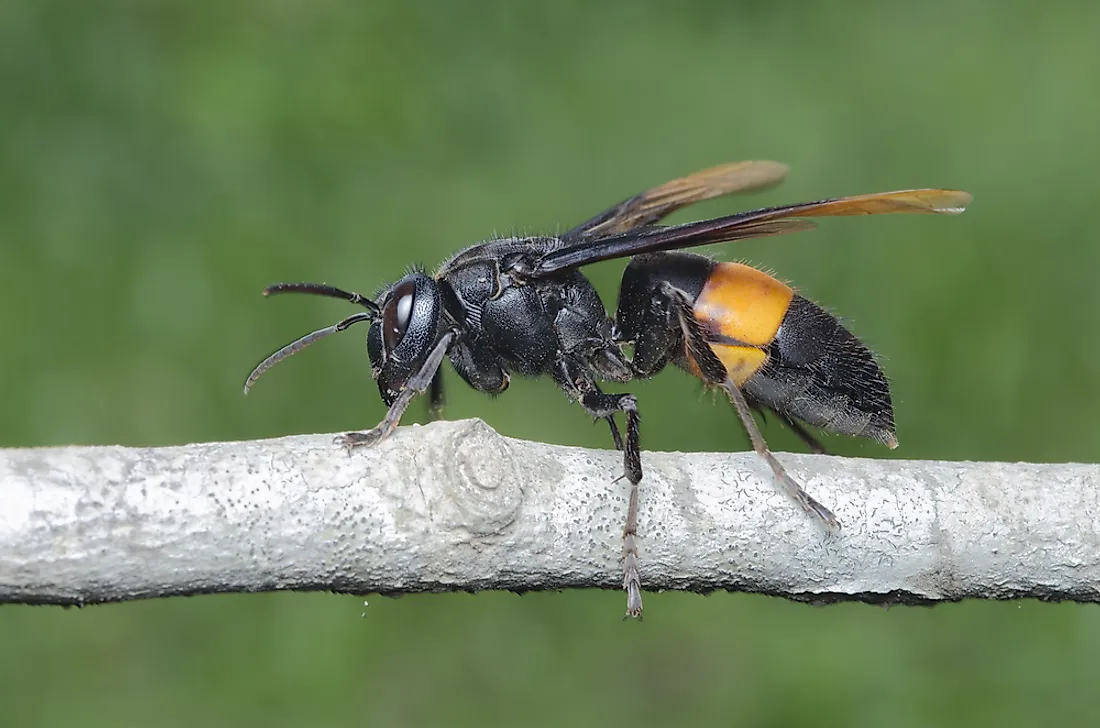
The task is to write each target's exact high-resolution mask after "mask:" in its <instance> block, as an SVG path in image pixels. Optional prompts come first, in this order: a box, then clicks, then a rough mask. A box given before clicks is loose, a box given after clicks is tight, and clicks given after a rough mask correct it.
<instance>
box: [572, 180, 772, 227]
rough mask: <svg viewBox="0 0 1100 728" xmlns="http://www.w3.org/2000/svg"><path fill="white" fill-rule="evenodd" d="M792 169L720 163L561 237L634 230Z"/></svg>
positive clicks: (761, 186)
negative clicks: (682, 209)
mask: <svg viewBox="0 0 1100 728" xmlns="http://www.w3.org/2000/svg"><path fill="white" fill-rule="evenodd" d="M789 170H790V167H788V166H787V165H785V164H780V163H779V162H732V163H730V164H720V165H718V166H717V167H711V168H710V169H703V170H700V171H698V172H694V173H692V174H689V175H688V176H687V177H680V178H679V179H674V180H672V181H671V182H665V183H664V184H663V185H659V186H657V187H654V188H652V189H648V190H646V191H645V192H642V193H639V194H637V195H634V196H633V197H631V198H630V199H629V200H624V201H623V202H620V203H619V204H618V205H615V206H614V207H612V208H611V209H609V210H604V211H603V212H601V213H600V214H599V215H596V216H595V217H593V218H592V219H591V220H587V221H585V222H583V223H581V224H580V225H578V226H577V227H575V228H573V229H572V230H569V231H568V232H566V233H564V234H563V235H561V236H560V237H561V239H562V240H566V241H569V242H574V241H578V240H580V239H582V238H584V239H589V240H590V239H592V238H604V237H607V236H609V235H619V234H620V233H626V232H630V231H631V230H635V229H637V228H640V227H642V226H643V225H651V224H653V223H655V222H657V221H658V220H660V219H661V218H663V217H666V216H668V215H671V214H672V213H673V212H675V211H676V210H679V209H680V208H682V207H686V206H688V205H693V204H695V203H696V202H702V201H703V200H710V199H713V198H715V197H721V196H722V195H729V194H732V193H734V192H748V191H750V190H759V189H764V188H765V187H771V186H773V185H776V184H779V182H781V181H782V180H783V178H784V177H786V176H787V172H788V171H789Z"/></svg>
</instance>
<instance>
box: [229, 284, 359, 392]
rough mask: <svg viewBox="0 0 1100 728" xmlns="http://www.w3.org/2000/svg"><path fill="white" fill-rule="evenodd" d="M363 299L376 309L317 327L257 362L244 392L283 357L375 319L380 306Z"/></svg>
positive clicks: (247, 380) (245, 384) (246, 381)
mask: <svg viewBox="0 0 1100 728" xmlns="http://www.w3.org/2000/svg"><path fill="white" fill-rule="evenodd" d="M280 285H286V284H280ZM291 285H298V284H291ZM307 285H312V284H307ZM272 288H274V286H272ZM286 290H289V289H286ZM334 290H338V289H334ZM305 292H307V293H313V291H305ZM341 293H343V291H341ZM322 295H325V294H322ZM349 295H358V294H349ZM335 297H336V298H344V296H335ZM347 300H349V301H352V299H351V298H350V297H348V298H347ZM362 300H363V301H366V302H367V303H370V305H371V306H374V309H373V310H370V311H367V312H366V313H355V314H352V315H351V316H348V317H347V318H346V319H344V320H343V321H340V322H338V323H335V324H333V325H332V326H326V327H325V328H323V329H317V330H316V331H314V332H313V333H310V334H306V335H305V336H303V337H302V338H300V339H298V340H297V341H292V342H291V343H289V344H287V345H286V346H284V347H283V348H282V349H279V350H278V351H277V352H275V353H274V354H272V355H271V356H269V357H268V358H266V359H264V360H263V361H262V362H260V363H259V364H257V365H256V368H255V369H253V370H252V373H251V374H249V375H248V379H246V380H245V381H244V393H245V394H248V390H249V389H251V388H252V385H253V384H255V383H256V380H257V379H259V378H260V375H262V374H263V373H264V372H266V371H267V370H268V369H270V368H271V367H273V366H275V365H276V364H278V363H279V362H281V361H282V360H283V359H286V358H287V357H289V356H293V355H295V354H297V353H298V352H299V351H301V350H302V349H304V348H306V347H307V346H309V345H310V344H313V343H315V342H317V341H320V340H321V339H323V338H325V337H326V336H328V335H329V334H335V333H336V332H338V331H343V330H344V329H346V328H348V327H349V326H351V325H352V324H357V323H359V322H360V321H373V320H374V319H375V318H376V317H377V314H378V306H377V305H375V304H374V302H373V301H370V300H369V299H365V298H364V299H362ZM352 302H353V303H361V302H362V301H352ZM368 308H369V307H368Z"/></svg>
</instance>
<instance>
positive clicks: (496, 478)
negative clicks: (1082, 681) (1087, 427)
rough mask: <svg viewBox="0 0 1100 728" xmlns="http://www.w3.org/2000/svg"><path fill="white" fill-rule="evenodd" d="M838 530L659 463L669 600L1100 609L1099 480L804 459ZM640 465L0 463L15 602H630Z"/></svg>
mask: <svg viewBox="0 0 1100 728" xmlns="http://www.w3.org/2000/svg"><path fill="white" fill-rule="evenodd" d="M780 458H781V459H782V460H783V461H784V463H785V464H786V466H787V467H788V468H789V469H790V471H791V474H792V475H794V476H795V477H796V478H798V479H799V480H800V481H801V482H802V484H803V485H804V486H805V487H806V489H807V490H808V491H809V492H810V493H811V494H812V495H813V496H814V497H815V498H817V499H819V500H820V501H822V502H823V503H825V504H827V505H828V506H829V507H830V508H832V509H833V511H834V512H835V513H836V515H837V518H838V519H839V520H840V522H841V523H842V524H843V530H842V531H841V532H840V533H839V534H836V535H830V534H828V533H826V532H825V531H824V529H822V528H821V527H820V526H819V525H818V524H817V523H815V522H814V521H813V520H811V519H809V518H807V517H806V514H805V513H803V512H802V510H801V509H799V508H798V507H797V506H796V505H795V504H794V503H792V502H790V501H788V500H787V499H786V498H785V497H784V496H783V495H782V494H781V493H780V492H779V491H778V490H777V488H776V487H775V485H774V483H773V481H772V479H771V472H770V471H769V469H768V467H767V465H766V464H765V463H764V462H763V461H762V460H760V459H759V458H758V457H757V456H756V455H754V454H752V453H733V454H727V453H722V454H715V453H659V452H652V451H646V452H645V453H644V454H643V465H644V467H645V478H644V479H643V481H642V489H641V503H640V508H641V510H640V517H639V536H638V543H639V547H640V552H641V562H640V563H641V569H642V577H643V581H644V586H645V588H647V589H687V590H693V591H707V590H712V589H736V590H741V591H750V592H762V593H765V594H776V595H782V596H785V597H789V598H793V599H800V600H809V601H822V602H828V601H840V600H863V601H871V602H890V603H895V602H907V603H927V602H936V601H944V600H957V599H964V598H985V599H1005V598H1012V597H1038V598H1041V599H1072V600H1078V601H1098V600H1100V599H1098V594H1100V590H1098V587H1100V534H1098V530H1100V467H1098V466H1097V465H1077V464H1066V465H1032V464H1024V463H1013V464H1008V463H967V462H925V461H904V460H860V459H848V458H836V457H825V456H815V455H793V454H781V455H780ZM621 469H622V462H621V456H620V455H619V454H618V453H615V452H610V451H597V450H584V449H580V448H574V447H560V446H552V445H545V444H540V443H534V442H525V441H521V440H514V439H510V438H507V437H502V436H501V435H499V434H497V433H496V432H494V431H493V430H492V429H490V428H489V427H488V426H487V425H485V424H484V423H483V422H481V421H480V420H464V421H459V422H440V423H436V424H433V425H429V426H426V427H416V426H413V427H405V428H401V429H400V430H399V431H398V432H397V433H396V434H395V435H394V436H393V437H391V438H390V439H389V440H387V441H386V442H384V443H382V444H381V445H379V446H377V447H374V448H369V449H362V450H357V451H354V452H352V453H350V454H346V453H345V452H344V451H343V450H342V449H341V448H340V447H339V446H337V445H334V444H333V440H332V437H331V436H321V435H314V436H300V437H286V438H282V439H278V440H267V441H259V442H233V443H209V444H199V445H186V446H183V447H163V448H127V447H64V448H40V449H12V450H0V603H2V602H22V603H49V604H89V603H95V602H111V601H121V600H128V599H139V598H147V597H163V596H170V595H178V594H200V593H211V592H251V591H267V590H274V589H297V590H333V591H341V592H353V593H372V592H382V593H399V592H416V591H447V590H466V591H469V590H479V589H511V590H516V591H527V590H533V589H562V588H567V587H599V588H619V587H620V586H621V583H622V571H621V566H620V563H619V558H620V553H621V543H620V539H621V535H622V526H623V518H624V515H625V513H626V497H627V493H628V491H629V486H628V484H627V483H626V482H625V481H620V482H613V480H614V479H615V477H616V476H617V475H618V474H619V473H620V472H621Z"/></svg>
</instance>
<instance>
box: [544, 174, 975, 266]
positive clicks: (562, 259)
mask: <svg viewBox="0 0 1100 728" xmlns="http://www.w3.org/2000/svg"><path fill="white" fill-rule="evenodd" d="M971 199H972V197H971V195H970V194H969V193H967V192H962V191H959V190H936V189H924V190H902V191H900V192H878V193H875V194H870V195H857V196H855V197H838V198H836V199H831V200H820V201H818V202H805V203H802V204H798V205H785V206H783V207H767V208H764V209H761V210H750V211H749V212H741V213H738V214H736V215H727V216H725V217H719V218H715V219H713V220H701V221H700V222H689V223H686V224H684V225H674V226H671V227H658V228H647V229H643V230H636V231H634V232H628V233H623V234H620V235H613V236H611V237H609V238H603V239H600V240H590V241H585V242H582V243H577V244H574V245H566V246H565V247H562V248H558V249H557V250H553V251H551V252H549V253H547V254H546V255H544V256H543V257H542V258H541V259H540V260H539V262H538V264H537V265H536V266H535V267H534V270H533V271H532V274H533V275H534V276H535V277H539V276H544V275H550V274H552V273H556V272H558V271H562V270H565V269H568V268H576V267H577V266H581V265H588V264H589V263H596V262H598V261H601V260H609V259H611V258H625V257H628V256H632V255H640V254H642V253H655V252H658V251H662V250H678V249H680V248H693V247H696V246H698V245H707V244H709V243H724V242H730V241H733V240H747V239H749V238H760V237H766V236H769V235H782V234H785V233H792V232H798V231H800V230H808V229H810V228H812V227H813V226H814V224H813V222H811V221H810V220H806V219H804V218H808V217H840V216H846V215H885V214H892V213H905V212H907V213H924V214H932V215H957V214H959V213H961V212H962V211H963V210H965V209H966V206H967V205H968V204H970V200H971Z"/></svg>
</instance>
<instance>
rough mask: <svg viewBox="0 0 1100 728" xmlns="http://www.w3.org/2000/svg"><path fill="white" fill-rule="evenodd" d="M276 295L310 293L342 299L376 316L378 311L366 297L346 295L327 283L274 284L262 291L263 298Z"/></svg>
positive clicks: (356, 294) (352, 294) (340, 289)
mask: <svg viewBox="0 0 1100 728" xmlns="http://www.w3.org/2000/svg"><path fill="white" fill-rule="evenodd" d="M276 293H311V294H313V295H315V296H328V297H329V298H342V299H343V300H345V301H348V302H350V303H354V304H356V305H358V306H362V307H363V308H365V309H367V310H368V311H371V312H373V313H374V314H376V315H377V314H378V312H379V310H380V309H379V308H378V304H377V303H375V302H374V301H372V300H370V299H369V298H367V297H366V296H363V295H361V294H358V293H348V292H347V291H345V290H343V289H342V288H337V287H336V286H330V285H328V284H327V283H276V284H274V285H271V286H268V287H267V288H265V289H264V295H265V296H273V295H275V294H276Z"/></svg>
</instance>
